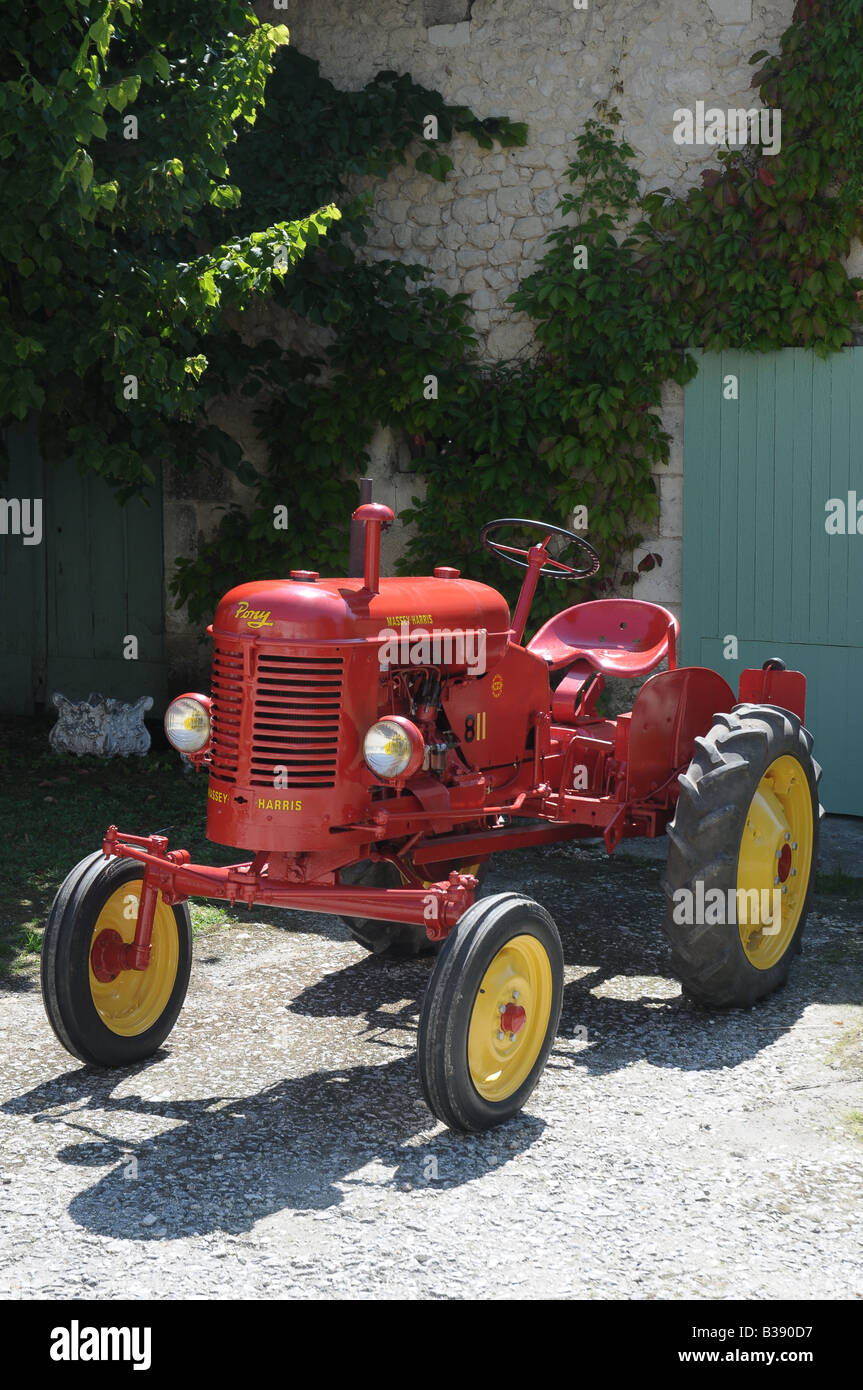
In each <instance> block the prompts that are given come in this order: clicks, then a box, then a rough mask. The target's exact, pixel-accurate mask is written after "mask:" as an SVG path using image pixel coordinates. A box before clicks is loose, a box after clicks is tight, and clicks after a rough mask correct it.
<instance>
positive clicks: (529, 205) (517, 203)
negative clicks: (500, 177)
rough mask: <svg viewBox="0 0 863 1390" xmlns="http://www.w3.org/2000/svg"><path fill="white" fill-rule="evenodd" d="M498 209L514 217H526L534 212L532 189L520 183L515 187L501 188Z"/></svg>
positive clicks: (498, 195)
mask: <svg viewBox="0 0 863 1390" xmlns="http://www.w3.org/2000/svg"><path fill="white" fill-rule="evenodd" d="M497 206H498V210H499V211H500V212H503V213H509V214H511V215H512V216H513V217H525V216H527V215H528V214H529V213H531V212H533V202H532V199H531V196H530V189H529V188H525V187H524V185H523V184H519V185H518V186H517V187H515V188H501V189H499V190H498V194H497Z"/></svg>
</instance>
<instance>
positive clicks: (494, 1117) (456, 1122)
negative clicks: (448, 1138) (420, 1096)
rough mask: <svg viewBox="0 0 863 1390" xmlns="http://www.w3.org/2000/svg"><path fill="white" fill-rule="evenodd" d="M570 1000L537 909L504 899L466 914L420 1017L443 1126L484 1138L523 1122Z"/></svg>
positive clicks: (420, 1053) (544, 916) (548, 924)
mask: <svg viewBox="0 0 863 1390" xmlns="http://www.w3.org/2000/svg"><path fill="white" fill-rule="evenodd" d="M562 1000H563V952H562V950H561V945H560V937H559V936H558V932H557V927H556V926H555V924H554V922H553V920H552V918H551V917H550V916H549V914H548V913H547V912H546V911H545V909H544V908H543V907H540V905H539V903H535V902H532V901H531V899H530V898H524V897H521V896H520V895H519V894H517V893H496V894H494V896H492V897H490V898H484V899H482V901H480V902H477V903H474V904H473V906H472V907H470V908H468V910H467V912H466V913H465V914H464V916H463V917H462V918H461V919H460V920H459V922H458V923H457V925H456V927H455V928H454V930H453V931H452V932H451V933H450V935H449V936H448V937H447V939H446V941H445V942H444V946H443V949H442V951H441V953H440V955H439V956H438V959H437V961H436V962H435V967H434V970H433V971H432V975H431V979H430V980H429V984H428V988H427V990H426V995H425V1000H424V1001H423V1008H422V1014H421V1016H420V1024H419V1033H418V1039H417V1060H418V1065H419V1074H420V1081H421V1083H422V1088H423V1093H424V1095H425V1098H426V1101H427V1102H428V1105H429V1107H430V1109H431V1110H432V1111H433V1113H434V1114H435V1115H436V1116H437V1117H438V1119H439V1120H443V1122H444V1124H447V1125H449V1126H450V1128H451V1129H457V1130H463V1131H465V1132H467V1133H478V1132H479V1131H481V1130H484V1129H490V1128H491V1127H492V1126H493V1125H497V1124H500V1123H501V1122H502V1121H503V1120H507V1119H509V1118H510V1117H511V1116H512V1115H515V1114H516V1113H517V1112H518V1111H519V1110H520V1109H521V1108H522V1106H523V1105H524V1104H525V1102H526V1100H527V1099H528V1097H529V1096H530V1093H531V1091H532V1090H533V1089H534V1087H535V1086H536V1083H537V1082H538V1080H539V1078H540V1076H541V1075H542V1071H543V1068H544V1066H545V1063H546V1059H547V1057H548V1054H549V1052H550V1051H551V1047H552V1044H553V1042H554V1037H555V1034H556V1032H557V1025H558V1022H559V1020H560V1010H561V1004H562Z"/></svg>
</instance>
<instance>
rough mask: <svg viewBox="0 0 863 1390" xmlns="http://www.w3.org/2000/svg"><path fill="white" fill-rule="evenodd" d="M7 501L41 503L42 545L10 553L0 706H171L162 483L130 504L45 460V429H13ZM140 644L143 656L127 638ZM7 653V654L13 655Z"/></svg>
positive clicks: (10, 544)
mask: <svg viewBox="0 0 863 1390" xmlns="http://www.w3.org/2000/svg"><path fill="white" fill-rule="evenodd" d="M10 453H11V457H12V464H11V469H10V473H9V477H8V481H7V484H6V487H5V495H7V496H27V497H33V496H41V497H42V499H43V540H42V544H41V545H40V546H24V545H22V542H21V539H20V538H18V537H3V538H0V542H2V549H0V556H2V560H0V566H2V568H0V577H2V595H3V602H2V604H0V650H2V652H3V658H2V660H0V709H2V710H3V711H5V712H10V713H12V712H14V713H28V712H31V711H32V709H33V705H34V703H35V702H48V701H50V697H51V694H52V693H53V692H54V691H55V690H59V691H62V693H63V694H64V695H67V696H68V697H69V698H70V699H83V698H85V697H86V696H87V695H88V694H89V693H90V692H91V691H95V690H98V691H100V692H101V693H102V694H104V695H111V696H114V697H115V698H117V699H122V700H132V699H136V698H137V697H138V696H140V695H152V696H153V698H154V701H155V706H154V709H155V710H161V709H163V708H164V705H165V703H166V699H167V675H166V667H165V656H164V624H163V601H164V600H163V566H162V503H161V489H160V487H159V486H155V487H152V488H149V489H148V490H147V493H146V495H145V497H144V498H143V499H141V498H134V499H132V500H131V501H129V502H128V503H126V504H125V505H124V506H122V507H121V506H119V505H118V504H117V502H116V500H115V498H114V495H113V493H112V491H111V489H110V487H108V485H107V484H106V483H104V482H103V481H102V480H101V479H100V478H97V477H95V476H94V475H92V474H85V475H83V476H82V475H81V473H80V472H79V471H78V469H77V467H76V466H75V465H74V464H73V463H65V464H63V465H62V466H60V467H53V466H50V465H48V464H43V463H42V462H41V461H40V459H39V454H38V448H37V445H36V438H35V430H33V429H27V430H19V431H14V432H12V437H11V438H10ZM128 636H133V637H136V638H137V641H138V659H137V660H127V659H126V658H125V657H124V655H123V651H124V640H125V638H126V637H128ZM7 654H8V655H7Z"/></svg>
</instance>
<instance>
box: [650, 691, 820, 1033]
mask: <svg viewBox="0 0 863 1390" xmlns="http://www.w3.org/2000/svg"><path fill="white" fill-rule="evenodd" d="M812 743H813V740H812V735H811V734H810V733H809V731H808V730H807V729H806V728H805V727H804V725H803V724H802V723H801V721H800V720H799V719H798V718H797V716H796V715H795V714H792V713H791V712H790V711H788V710H784V709H780V708H778V707H777V706H773V705H750V704H741V705H736V706H735V707H734V709H733V710H732V711H730V712H723V713H720V714H716V715H714V723H713V727H712V728H711V730H710V732H709V733H708V734H706V735H705V736H704V737H703V738H697V739H695V740H694V748H693V756H692V762H691V763H690V765H689V768H688V769H687V771H686V772H685V773H683V774H681V776H680V777H679V778H678V782H679V786H680V793H679V796H678V801H677V807H676V809H675V814H674V818H673V820H672V821H671V822H670V824H669V826H668V828H667V834H668V837H669V841H670V848H669V854H668V863H667V868H666V873H665V876H664V879H663V890H664V893H665V897H666V900H667V901H666V913H665V919H664V923H663V928H664V931H665V935H666V937H667V938H668V940H669V941H670V943H671V948H672V954H671V968H672V970H673V972H674V974H675V975H676V976H677V978H678V979H679V980H680V982H681V984H682V985H683V987H684V990H685V992H686V993H687V994H688V995H689V996H690V997H691V998H693V999H695V1000H696V1001H698V1002H699V1003H702V1004H706V1005H709V1006H712V1007H714V1008H733V1007H749V1006H751V1005H752V1004H754V1003H755V1002H756V1000H757V999H759V998H762V997H764V996H765V995H767V994H770V993H772V992H773V990H775V989H778V988H779V987H780V986H781V985H782V984H784V983H785V980H786V979H787V976H788V971H789V969H790V966H791V958H792V956H793V955H796V954H797V953H799V951H800V949H801V938H802V935H803V929H804V926H805V922H806V914H807V912H808V908H809V902H810V899H811V893H812V884H813V882H814V878H815V866H816V859H817V852H818V821H819V815H820V814H823V812H821V808H820V807H819V806H818V798H817V786H818V782H819V780H820V777H821V768H820V767H819V765H818V763H817V762H815V760H814V758H812V756H811V750H812ZM784 753H790V754H792V755H793V756H795V757H797V758H798V760H799V761H800V762H801V764H802V765H803V767H804V768H806V767H807V764H808V765H809V766H810V767H811V769H812V783H813V785H814V788H815V795H814V800H815V812H816V813H815V814H814V815H813V837H814V838H813V846H812V867H811V872H810V880H809V886H808V890H807V895H806V899H805V900H804V906H803V911H802V913H801V918H800V922H799V924H798V927H797V930H796V931H795V934H794V937H793V939H792V942H791V943H790V946H789V949H788V950H787V951H786V952H785V955H784V956H783V957H782V959H781V960H780V961H778V962H776V964H775V965H774V966H773V967H771V968H770V969H769V970H765V971H756V970H754V969H752V968H750V969H749V970H747V969H746V966H745V964H743V963H742V962H745V957H743V956H742V951H741V949H740V948H739V947H738V945H737V943H736V942H735V940H734V937H733V936H732V935H731V934H730V933H729V932H728V930H727V928H725V929H723V928H719V927H717V926H714V925H711V924H703V925H701V926H694V927H692V926H685V927H684V926H681V925H680V924H678V923H676V922H675V921H674V919H673V915H672V913H673V906H674V903H673V895H674V892H675V891H676V890H677V889H679V888H688V889H689V890H690V891H693V892H694V891H695V885H696V881H698V880H700V881H701V882H703V884H704V889H705V891H707V890H708V889H710V888H714V887H715V888H719V889H722V890H723V891H724V890H726V889H727V888H728V887H729V886H736V869H737V856H738V853H739V845H740V837H741V834H742V831H743V824H744V821H745V816H746V812H747V810H748V807H749V802H750V800H751V798H752V795H753V793H754V791H755V786H756V785H757V782H758V780H760V777H761V775H762V772H763V770H764V769H765V768H766V767H767V766H769V764H770V763H771V762H773V761H774V759H775V758H778V757H780V756H782V755H783V754H784ZM756 772H757V776H756V775H755V773H756Z"/></svg>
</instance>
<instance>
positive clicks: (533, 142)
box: [256, 0, 794, 609]
mask: <svg viewBox="0 0 863 1390" xmlns="http://www.w3.org/2000/svg"><path fill="white" fill-rule="evenodd" d="M576 3H577V5H578V7H576V4H574V3H573V0H473V3H472V4H470V3H467V2H466V0H375V3H373V4H367V5H365V6H358V5H357V4H356V3H355V0H316V3H311V0H289V4H288V6H287V13H285V7H284V6H283V5H280V4H279V5H276V4H273V3H268V0H259V3H258V4H257V6H256V8H257V10H258V13H259V14H260V16H261V18H270V19H273V20H282V21H285V22H287V24H288V27H289V29H290V31H291V42H292V43H294V44H295V45H296V46H297V47H298V48H299V49H300V50H301V51H302V52H303V53H306V54H308V55H309V56H310V57H313V58H316V59H318V61H319V62H320V64H321V69H322V72H323V73H324V75H325V76H326V77H328V78H330V79H331V81H333V82H334V83H335V84H336V85H337V86H339V87H343V88H351V89H355V88H357V87H360V86H362V85H363V84H364V83H366V82H368V81H369V80H370V79H371V78H372V77H373V76H374V74H375V73H376V72H378V71H379V70H380V69H382V68H394V69H396V70H398V71H400V72H409V73H410V74H411V76H412V77H413V78H414V79H415V80H416V81H418V82H420V83H422V84H424V85H426V86H428V87H433V88H435V89H436V90H438V91H440V92H441V93H442V94H443V96H444V98H445V99H446V100H447V101H450V102H456V103H464V104H465V105H468V106H470V107H471V108H472V109H473V110H474V111H475V112H476V113H477V114H478V115H479V116H481V117H485V116H491V115H506V116H509V117H510V118H511V119H513V120H516V121H525V122H526V123H527V125H528V129H529V137H528V143H527V145H526V147H525V148H523V149H513V150H507V151H501V150H499V149H497V148H495V150H493V151H483V150H479V149H477V147H476V145H475V144H474V143H473V142H472V141H471V140H470V139H469V138H467V137H458V138H457V139H456V140H455V141H454V143H453V145H452V146H450V147H449V149H448V152H449V153H450V155H451V157H452V159H453V160H454V164H455V168H454V169H453V171H452V172H451V173H450V174H449V176H448V178H447V181H446V183H445V184H438V183H435V182H434V181H433V180H432V179H430V178H428V177H426V176H424V175H418V174H417V173H416V172H415V171H414V170H413V168H412V167H408V168H405V169H399V170H397V171H395V172H394V173H393V174H392V175H391V176H390V177H389V178H388V179H387V180H386V181H385V182H384V183H383V184H378V185H377V187H376V201H375V227H374V230H373V232H372V235H371V238H370V247H369V252H368V254H369V255H370V256H373V257H374V256H378V257H390V256H395V257H400V258H402V259H405V260H407V259H410V260H411V261H416V262H419V263H420V264H423V265H427V266H428V267H429V269H430V271H431V272H432V274H433V277H434V283H436V284H438V285H440V286H441V287H442V288H444V289H446V290H448V291H450V292H456V291H464V292H466V293H467V294H468V295H469V296H470V302H471V307H472V310H473V320H474V324H475V327H476V329H477V330H478V333H479V335H480V339H481V341H482V344H483V351H484V354H485V355H486V356H487V358H488V359H490V360H493V359H503V358H510V357H513V356H517V355H519V354H524V353H530V352H531V351H532V349H533V342H532V334H531V324H530V322H529V321H528V320H527V319H526V318H525V317H524V316H523V315H518V314H515V313H513V311H512V309H511V308H509V307H508V306H507V304H506V298H507V296H508V295H509V294H510V293H511V292H512V290H513V289H514V288H515V286H516V284H517V283H518V281H519V280H520V279H522V278H523V277H524V276H525V275H526V274H529V273H530V271H531V270H532V269H533V267H534V265H535V264H536V261H537V260H538V259H539V258H540V257H541V255H542V253H543V244H544V238H545V236H546V234H547V233H548V232H549V231H550V230H552V229H553V227H554V226H555V225H556V222H557V215H556V212H555V208H556V204H557V201H558V198H559V196H560V193H561V191H562V189H563V187H565V186H566V184H565V180H564V178H563V175H564V171H565V169H566V167H567V165H568V163H569V162H570V160H571V158H572V156H573V153H574V149H575V139H576V136H577V135H578V134H579V132H580V131H581V130H582V128H583V126H584V123H585V121H586V120H587V119H588V118H589V117H590V116H591V115H592V114H593V108H594V103H595V102H597V101H599V100H608V99H610V100H611V101H613V102H614V104H615V105H616V106H617V107H618V108H619V110H620V111H621V113H622V115H623V121H624V124H623V135H624V136H625V138H626V139H627V140H628V141H629V143H630V144H631V145H632V146H633V147H634V149H635V150H636V152H637V157H638V168H639V171H640V173H641V175H642V177H643V180H644V186H645V188H646V189H648V188H651V187H658V186H661V185H666V184H667V185H670V186H671V187H672V188H674V189H675V190H676V191H683V190H684V189H686V188H687V187H689V186H690V185H691V184H692V183H693V182H694V181H695V179H696V177H697V173H698V171H699V170H700V169H701V168H703V167H704V165H705V164H706V163H707V162H708V159H709V157H710V153H711V152H710V151H709V150H705V149H704V148H687V147H684V146H680V145H678V144H675V142H674V140H673V130H674V119H673V113H674V111H675V110H676V109H677V108H678V107H681V106H692V105H693V104H694V103H695V101H697V100H702V101H705V102H707V103H708V104H712V105H719V106H721V107H723V108H727V107H729V106H751V105H752V104H753V93H752V90H751V88H750V85H749V84H750V81H751V76H752V68H751V66H750V64H749V61H748V59H749V56H750V54H751V53H753V52H754V51H755V50H756V49H758V48H760V47H769V46H771V45H772V44H774V43H775V41H776V39H777V38H778V36H779V35H780V34H781V33H782V32H783V30H784V29H785V28H787V26H788V24H789V22H790V19H791V15H792V12H793V8H794V0H768V3H760V4H759V3H753V0H659V3H656V0H641V3H638V2H637V0H636V2H635V3H633V0H576ZM663 423H664V426H665V428H666V429H667V430H668V431H669V433H670V434H671V435H672V439H673V445H672V458H671V462H670V464H669V466H668V468H667V469H662V470H661V471H660V473H659V492H660V502H661V511H660V520H659V527H658V535H657V536H656V537H655V538H650V539H649V540H648V542H647V543H646V544H645V547H644V549H645V550H647V549H649V550H653V551H659V552H660V553H661V554H662V556H663V564H662V566H661V567H657V569H655V570H654V571H652V572H651V573H650V574H649V575H646V576H645V577H644V578H643V579H642V580H641V581H640V583H639V585H638V593H639V596H640V597H644V598H651V599H655V600H656V601H657V602H663V603H667V604H668V605H669V606H670V607H672V608H673V609H679V604H680V591H681V530H682V496H683V491H682V449H683V446H682V431H683V408H682V393H681V392H680V391H679V390H676V389H675V390H672V389H669V390H668V391H667V393H666V399H665V406H664V410H663ZM379 442H380V441H379ZM389 452H390V454H392V448H391V447H390V449H389ZM384 453H386V449H385V450H384ZM378 471H379V473H380V474H381V475H382V478H381V482H382V491H381V496H382V498H383V493H384V492H385V491H388V492H391V493H392V494H393V497H394V499H395V500H398V494H399V490H400V489H399V480H398V478H397V477H396V479H395V481H394V483H393V485H392V486H389V485H388V481H387V471H386V463H385V459H384V458H383V457H382V458H381V459H380V461H379V469H378ZM402 488H403V484H402ZM383 500H388V501H389V500H390V496H389V495H387V496H386V498H384V499H383ZM641 553H642V552H641V551H640V552H639V553H638V554H637V555H636V557H635V558H636V560H637V559H639V558H640V555H641Z"/></svg>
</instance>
